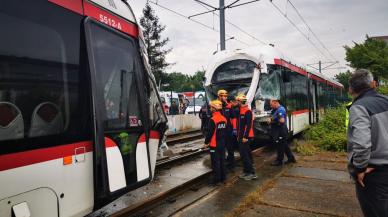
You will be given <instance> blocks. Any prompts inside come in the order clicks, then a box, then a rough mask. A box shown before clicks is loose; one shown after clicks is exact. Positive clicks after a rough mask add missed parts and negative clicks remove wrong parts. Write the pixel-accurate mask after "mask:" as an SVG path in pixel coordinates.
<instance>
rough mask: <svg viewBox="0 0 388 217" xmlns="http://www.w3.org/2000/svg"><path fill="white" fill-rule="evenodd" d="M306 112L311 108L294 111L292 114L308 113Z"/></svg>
mask: <svg viewBox="0 0 388 217" xmlns="http://www.w3.org/2000/svg"><path fill="white" fill-rule="evenodd" d="M306 112H309V110H308V109H303V110H298V111H293V112H292V113H291V114H292V115H300V114H303V113H306Z"/></svg>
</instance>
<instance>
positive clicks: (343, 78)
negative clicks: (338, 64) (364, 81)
mask: <svg viewBox="0 0 388 217" xmlns="http://www.w3.org/2000/svg"><path fill="white" fill-rule="evenodd" d="M351 74H352V73H351V72H350V71H349V70H348V71H347V72H340V73H339V74H337V75H335V78H336V79H337V80H338V82H339V83H341V84H342V85H344V89H345V90H346V91H347V90H348V89H349V82H348V81H349V78H350V75H351Z"/></svg>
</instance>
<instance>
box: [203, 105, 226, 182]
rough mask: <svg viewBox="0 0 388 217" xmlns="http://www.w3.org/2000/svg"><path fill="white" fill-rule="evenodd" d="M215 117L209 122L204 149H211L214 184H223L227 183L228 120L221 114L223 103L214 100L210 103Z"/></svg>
mask: <svg viewBox="0 0 388 217" xmlns="http://www.w3.org/2000/svg"><path fill="white" fill-rule="evenodd" d="M210 109H211V111H212V114H213V117H212V118H210V120H209V130H208V131H207V134H206V136H205V145H204V147H205V148H207V147H209V149H210V158H211V162H212V168H213V173H214V176H213V183H212V184H215V185H218V184H221V183H222V182H224V181H225V178H226V177H225V165H224V162H225V134H226V125H227V120H226V118H225V117H224V116H223V115H222V114H221V110H222V102H221V101H219V100H214V101H212V102H210Z"/></svg>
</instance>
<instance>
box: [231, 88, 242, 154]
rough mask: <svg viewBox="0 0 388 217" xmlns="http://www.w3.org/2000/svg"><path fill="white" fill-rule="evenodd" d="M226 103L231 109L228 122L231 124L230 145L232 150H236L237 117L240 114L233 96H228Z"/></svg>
mask: <svg viewBox="0 0 388 217" xmlns="http://www.w3.org/2000/svg"><path fill="white" fill-rule="evenodd" d="M228 102H229V104H230V105H231V107H232V115H231V118H230V121H231V122H232V144H233V149H234V150H238V142H237V117H238V115H239V113H240V109H239V106H238V101H237V100H236V97H235V96H228Z"/></svg>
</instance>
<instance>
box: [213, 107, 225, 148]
mask: <svg viewBox="0 0 388 217" xmlns="http://www.w3.org/2000/svg"><path fill="white" fill-rule="evenodd" d="M211 121H213V122H214V126H215V127H214V131H213V135H212V137H211V140H210V143H209V145H210V147H211V148H216V147H217V146H219V145H225V135H226V124H227V121H226V118H225V117H224V116H223V115H222V114H221V112H219V111H216V112H214V113H213V117H212V118H211Z"/></svg>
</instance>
